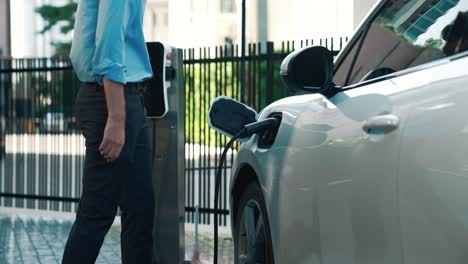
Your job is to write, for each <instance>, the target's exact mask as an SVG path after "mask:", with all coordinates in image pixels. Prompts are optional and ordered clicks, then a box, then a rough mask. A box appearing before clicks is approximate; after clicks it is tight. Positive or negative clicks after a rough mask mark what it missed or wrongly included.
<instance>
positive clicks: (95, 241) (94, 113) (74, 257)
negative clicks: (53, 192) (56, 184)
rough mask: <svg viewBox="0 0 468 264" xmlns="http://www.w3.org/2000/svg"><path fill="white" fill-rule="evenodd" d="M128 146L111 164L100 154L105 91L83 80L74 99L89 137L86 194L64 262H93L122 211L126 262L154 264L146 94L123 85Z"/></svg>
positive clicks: (152, 203) (104, 120) (122, 237)
mask: <svg viewBox="0 0 468 264" xmlns="http://www.w3.org/2000/svg"><path fill="white" fill-rule="evenodd" d="M125 102H126V125H125V145H124V148H123V150H122V153H121V155H120V157H119V158H118V159H117V160H116V161H114V162H111V163H108V162H106V160H105V159H104V158H103V157H102V156H101V154H100V153H99V149H98V148H99V145H100V144H101V142H102V138H103V133H104V128H105V126H106V121H107V109H106V99H105V94H104V89H103V88H102V87H100V86H98V85H96V84H82V86H81V87H80V91H79V93H78V97H77V100H76V111H77V119H78V124H79V126H80V128H81V130H82V132H83V135H84V137H85V139H86V158H85V164H84V174H83V192H82V194H81V200H80V203H79V206H78V211H77V214H76V220H75V223H74V224H73V227H72V229H71V231H70V235H69V237H68V241H67V244H66V246H65V252H64V256H63V260H62V263H64V264H69V263H79V264H87V263H95V261H96V258H97V256H98V254H99V251H100V248H101V246H102V243H103V240H104V237H105V236H106V234H107V232H108V231H109V229H110V227H111V226H112V223H113V221H114V218H115V215H116V213H117V208H118V207H120V209H121V211H122V216H121V220H122V233H121V251H122V262H123V263H124V264H130V263H135V264H145V263H151V257H152V249H153V239H152V231H153V214H154V198H153V188H152V187H153V185H152V179H151V148H150V143H149V132H148V126H147V122H146V115H145V111H144V106H143V98H142V95H141V94H140V92H139V91H138V86H137V85H127V86H126V87H125Z"/></svg>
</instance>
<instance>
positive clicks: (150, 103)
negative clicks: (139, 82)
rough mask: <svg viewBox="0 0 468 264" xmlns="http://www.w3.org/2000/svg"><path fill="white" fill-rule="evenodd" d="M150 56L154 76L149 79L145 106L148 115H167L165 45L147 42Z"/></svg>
mask: <svg viewBox="0 0 468 264" xmlns="http://www.w3.org/2000/svg"><path fill="white" fill-rule="evenodd" d="M147 48H148V53H149V56H150V61H151V67H152V69H153V78H152V79H151V80H148V82H147V84H146V86H147V87H146V90H145V96H144V97H145V107H146V111H147V114H148V117H153V118H160V117H163V116H164V115H165V113H166V112H167V111H166V104H165V96H166V94H165V92H164V89H165V88H164V81H165V80H164V67H165V63H164V62H165V59H166V58H165V56H166V52H165V47H164V45H163V44H162V43H159V42H150V43H147Z"/></svg>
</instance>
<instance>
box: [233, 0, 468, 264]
mask: <svg viewBox="0 0 468 264" xmlns="http://www.w3.org/2000/svg"><path fill="white" fill-rule="evenodd" d="M467 11H468V0H389V1H379V2H378V3H377V4H376V6H375V7H374V8H373V10H372V11H371V12H370V14H369V15H368V16H367V18H366V19H365V20H364V22H363V23H362V24H361V25H360V26H359V28H358V30H357V32H356V34H355V35H354V37H353V38H352V39H351V41H350V42H349V43H348V45H347V46H346V48H345V49H344V50H343V51H342V52H341V53H340V54H339V55H338V57H337V58H336V60H335V61H334V62H333V60H332V55H331V53H330V52H329V51H327V50H325V49H324V48H318V47H313V48H306V49H303V50H300V51H298V52H295V53H293V54H291V55H290V56H289V57H288V58H287V59H286V60H285V61H284V63H283V65H282V73H281V74H282V75H283V78H284V80H285V83H286V84H287V86H288V87H289V88H290V89H292V90H295V91H298V92H299V93H302V94H303V95H299V96H294V97H289V98H286V99H283V100H280V101H277V102H275V103H273V104H272V105H270V106H268V107H267V108H266V109H264V110H263V111H262V113H261V114H260V117H259V120H261V119H265V118H267V117H271V116H273V117H276V118H278V119H279V120H280V121H281V124H280V126H279V129H278V131H270V133H269V134H268V135H260V136H258V135H256V136H253V137H251V138H250V139H249V140H248V141H247V142H245V143H244V144H243V145H242V146H241V148H240V150H239V152H238V155H237V157H236V161H235V164H234V167H233V175H232V179H231V180H232V184H231V186H232V188H231V212H232V223H233V233H234V240H235V253H236V263H280V264H286V263H291V264H306V263H323V264H339V263H346V264H350V263H356V264H358V263H359V264H361V263H366V264H367V263H369V264H383V263H388V264H398V263H408V264H410V263H411V264H441V263H444V264H452V263H453V264H456V263H460V264H466V263H468V52H467V49H468V16H467V13H466V12H467Z"/></svg>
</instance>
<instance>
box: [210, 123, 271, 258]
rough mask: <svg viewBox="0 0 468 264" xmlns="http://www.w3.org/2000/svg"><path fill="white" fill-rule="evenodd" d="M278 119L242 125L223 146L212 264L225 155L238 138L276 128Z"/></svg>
mask: <svg viewBox="0 0 468 264" xmlns="http://www.w3.org/2000/svg"><path fill="white" fill-rule="evenodd" d="M278 126H279V121H278V119H276V118H267V119H264V120H262V121H258V122H254V123H252V124H248V125H246V126H244V128H243V129H242V130H241V131H240V132H239V133H237V134H236V135H235V136H234V137H233V138H232V139H231V140H230V141H229V143H227V145H226V146H225V147H224V150H223V153H222V155H221V158H220V159H219V165H218V169H217V171H216V178H215V199H214V255H213V260H214V264H218V218H219V193H220V189H221V175H222V171H223V167H224V163H225V162H226V155H227V152H228V151H229V149H230V148H231V147H232V145H233V144H234V142H236V140H238V139H239V138H247V137H250V136H252V135H254V134H258V133H260V132H263V131H265V130H268V129H272V128H277V127H278Z"/></svg>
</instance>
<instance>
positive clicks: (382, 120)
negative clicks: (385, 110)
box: [362, 115, 400, 134]
mask: <svg viewBox="0 0 468 264" xmlns="http://www.w3.org/2000/svg"><path fill="white" fill-rule="evenodd" d="M399 126H400V118H398V116H396V115H380V116H375V117H371V118H369V119H368V120H367V121H366V122H364V125H363V126H362V129H363V130H364V132H366V133H367V134H373V133H383V134H388V133H390V132H392V131H394V130H396V129H397V128H398V127H399Z"/></svg>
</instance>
